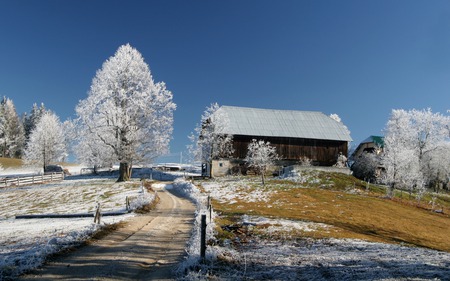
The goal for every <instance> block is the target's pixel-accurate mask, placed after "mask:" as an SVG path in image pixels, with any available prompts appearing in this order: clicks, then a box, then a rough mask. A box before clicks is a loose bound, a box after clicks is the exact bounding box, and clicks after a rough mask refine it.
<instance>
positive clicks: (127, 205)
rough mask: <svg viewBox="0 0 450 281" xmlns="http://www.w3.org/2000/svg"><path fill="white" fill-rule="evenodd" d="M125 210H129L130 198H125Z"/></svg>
mask: <svg viewBox="0 0 450 281" xmlns="http://www.w3.org/2000/svg"><path fill="white" fill-rule="evenodd" d="M125 209H126V210H127V211H129V210H130V198H128V196H127V197H125Z"/></svg>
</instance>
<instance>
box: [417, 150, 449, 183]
mask: <svg viewBox="0 0 450 281" xmlns="http://www.w3.org/2000/svg"><path fill="white" fill-rule="evenodd" d="M422 162H423V164H422V167H421V170H422V172H423V174H424V176H425V178H426V179H427V180H428V184H429V186H430V187H431V188H433V189H434V191H435V192H438V191H439V190H441V189H446V190H448V189H449V188H450V187H449V186H448V184H449V183H450V143H449V142H447V143H442V144H441V145H440V146H439V147H437V148H436V149H434V150H431V151H428V152H426V153H425V154H424V155H423V161H422Z"/></svg>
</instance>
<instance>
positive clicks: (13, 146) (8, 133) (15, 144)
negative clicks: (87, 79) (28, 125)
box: [0, 97, 25, 158]
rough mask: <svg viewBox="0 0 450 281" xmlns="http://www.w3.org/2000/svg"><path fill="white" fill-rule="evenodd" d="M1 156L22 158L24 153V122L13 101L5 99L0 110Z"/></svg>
mask: <svg viewBox="0 0 450 281" xmlns="http://www.w3.org/2000/svg"><path fill="white" fill-rule="evenodd" d="M0 116H1V117H0V144H1V155H2V156H3V157H9V158H20V157H21V156H22V153H23V149H24V143H25V134H24V130H23V126H22V122H21V120H20V118H19V115H18V114H17V112H16V108H15V106H14V103H13V101H12V100H11V99H9V98H6V97H4V98H3V100H2V102H1V108H0Z"/></svg>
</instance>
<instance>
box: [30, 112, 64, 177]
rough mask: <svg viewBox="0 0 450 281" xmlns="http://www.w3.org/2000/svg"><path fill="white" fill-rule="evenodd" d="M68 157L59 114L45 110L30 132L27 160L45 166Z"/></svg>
mask: <svg viewBox="0 0 450 281" xmlns="http://www.w3.org/2000/svg"><path fill="white" fill-rule="evenodd" d="M66 157H67V149H66V139H65V135H64V129H63V126H62V124H61V122H60V121H59V118H58V116H56V115H55V114H54V113H52V112H45V113H44V115H42V117H41V118H40V119H39V122H38V123H37V124H36V127H35V128H34V129H33V131H32V132H31V134H30V140H29V142H28V146H27V148H26V150H25V160H27V161H28V162H29V163H38V164H39V165H42V167H43V168H44V170H45V167H46V166H48V165H49V164H51V163H52V162H57V161H63V160H64V159H65V158H66Z"/></svg>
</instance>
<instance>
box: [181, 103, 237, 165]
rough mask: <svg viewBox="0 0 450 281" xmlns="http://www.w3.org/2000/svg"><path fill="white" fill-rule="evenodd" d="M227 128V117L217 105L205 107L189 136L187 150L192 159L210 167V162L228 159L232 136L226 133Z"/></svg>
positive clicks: (231, 147)
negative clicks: (189, 141)
mask: <svg viewBox="0 0 450 281" xmlns="http://www.w3.org/2000/svg"><path fill="white" fill-rule="evenodd" d="M228 127H229V118H228V115H227V114H226V113H225V112H223V111H221V110H220V106H219V105H218V104H217V103H213V104H211V105H210V106H209V107H207V108H206V109H205V111H204V113H203V115H202V117H201V121H200V124H198V125H197V127H196V128H195V132H193V133H191V135H190V136H189V139H190V140H191V144H190V145H188V149H189V152H190V154H191V155H192V156H193V158H194V159H195V160H196V161H201V162H202V163H208V164H209V165H210V167H211V166H212V165H211V164H212V160H216V159H220V158H227V157H230V156H231V155H232V154H233V152H234V149H233V135H231V134H227V133H226V132H227V129H228Z"/></svg>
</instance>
